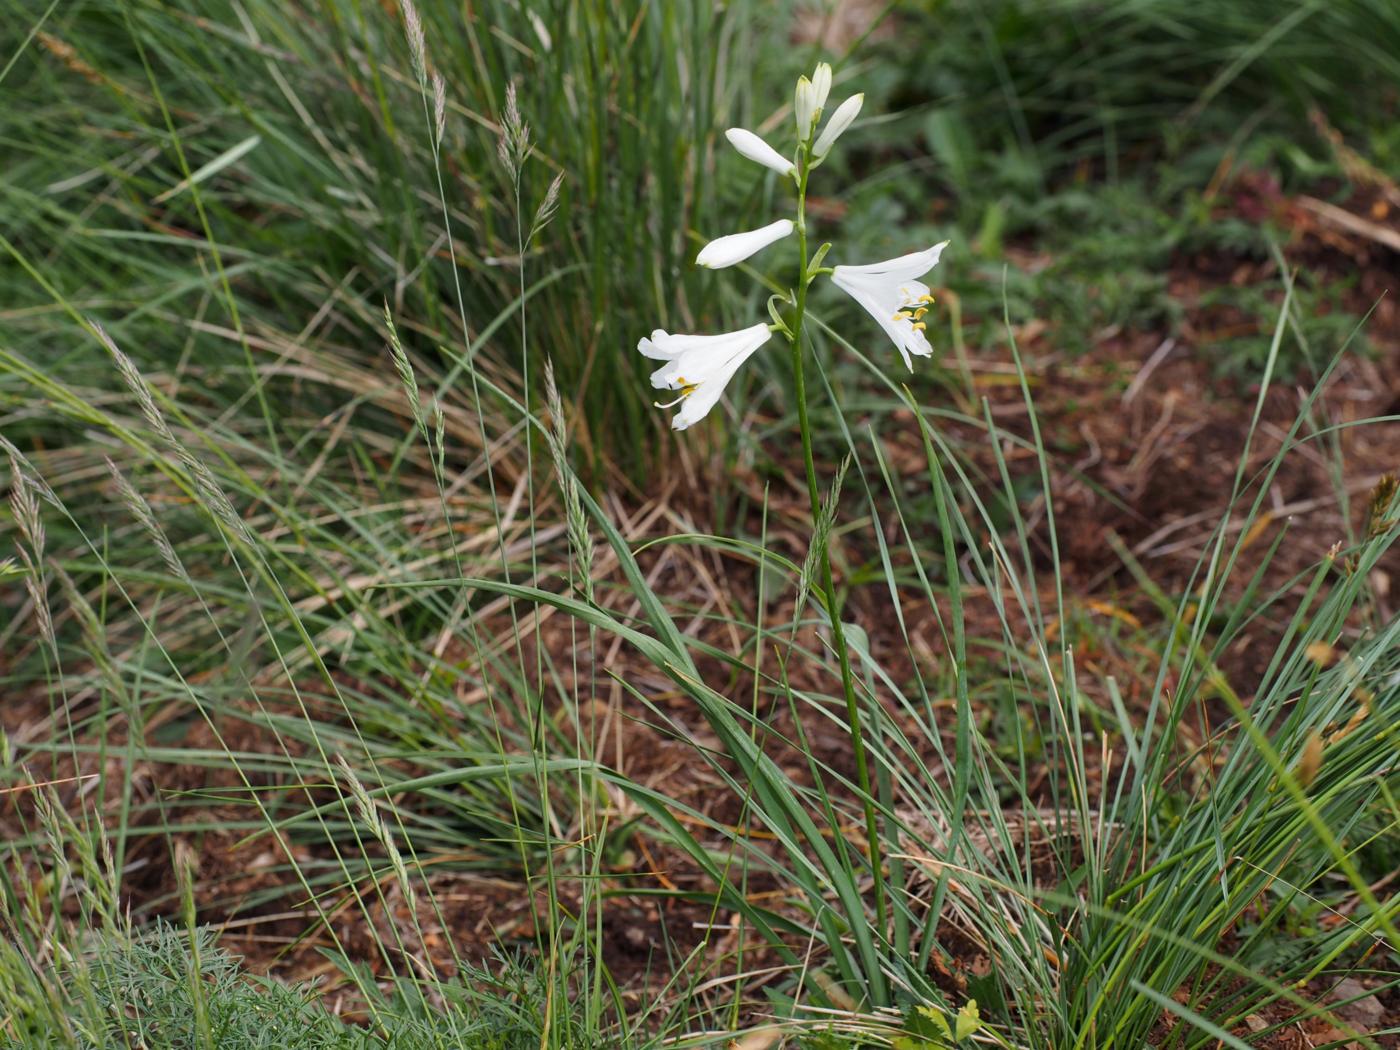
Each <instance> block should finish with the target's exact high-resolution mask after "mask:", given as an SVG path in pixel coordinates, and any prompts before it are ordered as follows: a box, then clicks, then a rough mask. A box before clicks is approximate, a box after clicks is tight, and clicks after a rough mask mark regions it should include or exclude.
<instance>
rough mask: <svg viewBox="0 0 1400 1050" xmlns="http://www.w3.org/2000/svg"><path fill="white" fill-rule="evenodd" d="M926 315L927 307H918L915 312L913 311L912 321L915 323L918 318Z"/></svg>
mask: <svg viewBox="0 0 1400 1050" xmlns="http://www.w3.org/2000/svg"><path fill="white" fill-rule="evenodd" d="M926 313H928V307H927V306H921V307H919V308H918V309H917V310H915V311H914V320H916V321H917V320H918V319H919V318H920V317H923V316H924V314H926Z"/></svg>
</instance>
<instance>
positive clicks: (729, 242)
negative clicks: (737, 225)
mask: <svg viewBox="0 0 1400 1050" xmlns="http://www.w3.org/2000/svg"><path fill="white" fill-rule="evenodd" d="M791 232H792V220H791V219H779V220H778V221H777V222H770V223H769V224H768V225H767V226H764V227H762V228H760V229H757V230H746V231H745V232H743V233H731V234H729V235H728V236H727V237H716V238H715V239H714V240H712V241H711V242H710V243H709V244H707V245H705V247H703V248H701V249H700V254H699V255H697V256H696V257H695V262H696V264H697V265H699V266H708V267H709V268H710V269H712V270H719V269H723V268H724V267H726V266H733V265H734V264H735V263H741V262H743V261H744V260H745V259H747V258H748V257H749V256H750V255H753V254H754V253H755V252H760V251H762V250H763V249H764V248H767V247H768V246H769V245H770V244H772V243H774V242H775V241H781V240H782V239H783V238H784V237H786V236H787V235H788V234H790V233H791Z"/></svg>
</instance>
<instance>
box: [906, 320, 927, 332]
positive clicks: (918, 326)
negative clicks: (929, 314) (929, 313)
mask: <svg viewBox="0 0 1400 1050" xmlns="http://www.w3.org/2000/svg"><path fill="white" fill-rule="evenodd" d="M910 327H912V328H913V329H914V331H916V332H922V331H923V330H924V329H925V328H927V327H928V322H927V321H915V322H914V323H913V324H912V325H911V326H910Z"/></svg>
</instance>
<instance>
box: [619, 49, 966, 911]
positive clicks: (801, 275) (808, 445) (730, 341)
mask: <svg viewBox="0 0 1400 1050" xmlns="http://www.w3.org/2000/svg"><path fill="white" fill-rule="evenodd" d="M831 82H832V76H831V67H830V66H829V65H827V64H826V63H822V64H821V65H819V66H817V69H816V71H815V72H814V73H813V75H812V78H811V79H810V80H808V79H807V78H806V77H802V78H800V79H799V80H798V81H797V88H796V90H795V92H794V94H793V101H792V110H793V116H794V119H795V120H796V122H797V145H796V147H795V150H794V152H793V155H792V159H788V158H787V157H784V156H783V155H782V154H781V153H779V152H778V151H777V150H776V149H774V148H773V146H772V145H770V144H769V143H768V142H766V141H764V140H763V139H762V138H760V137H759V136H758V135H756V134H754V132H752V131H749V130H747V129H746V128H730V129H729V130H728V131H727V132H725V138H727V139H728V140H729V144H730V145H731V146H733V147H734V149H736V150H737V151H738V152H739V153H740V154H741V155H742V156H743V157H745V158H747V159H748V160H751V161H753V162H754V163H756V164H761V165H762V166H763V167H765V168H768V169H769V170H770V171H773V172H776V173H777V174H779V175H781V176H782V177H783V179H784V180H787V179H789V178H791V179H792V180H793V183H794V184H795V186H796V188H797V207H796V216H795V217H794V218H792V219H778V220H776V221H774V222H771V223H769V224H768V225H767V226H763V227H760V228H759V229H756V230H745V231H743V232H741V233H731V234H727V235H725V236H723V237H717V238H715V239H714V240H712V241H710V242H709V243H708V244H706V245H705V247H704V248H702V249H701V250H700V254H699V255H698V256H697V257H696V259H695V261H696V263H697V264H698V265H700V266H706V267H710V268H712V269H720V268H722V267H726V266H734V265H735V264H737V263H741V262H743V261H744V260H745V259H748V258H751V257H752V256H753V255H754V254H756V253H757V252H760V251H762V250H763V249H764V248H767V247H768V246H770V245H772V244H775V243H777V242H778V241H780V240H783V239H784V238H786V237H789V236H791V235H792V234H793V233H794V232H795V233H796V234H797V264H798V271H797V284H796V286H795V287H794V288H792V289H789V290H788V292H787V293H786V294H785V295H773V296H770V297H769V299H768V312H769V313H770V314H771V315H772V318H773V323H772V324H768V323H765V322H762V321H760V322H758V323H757V324H753V325H750V326H749V327H748V328H741V329H739V330H738V331H735V332H723V333H721V334H719V335H672V334H671V333H669V332H665V331H662V330H661V329H657V330H656V331H655V332H652V333H651V335H650V336H649V337H647V338H645V339H642V340H641V341H640V342H638V343H637V349H638V350H639V351H640V352H641V353H642V354H644V355H646V356H647V357H650V358H652V359H653V360H657V361H662V362H664V363H663V364H662V366H661V367H660V368H658V369H657V370H656V371H655V372H653V373H652V374H651V384H652V386H654V387H656V388H657V389H662V390H671V391H674V392H676V393H677V394H678V396H677V397H676V399H675V400H674V401H671V402H669V403H667V404H658V405H657V407H658V408H675V407H676V406H677V405H679V406H680V408H679V410H678V411H677V412H676V414H675V416H674V417H673V418H672V420H671V426H672V427H673V428H674V429H676V430H685V429H686V428H687V427H690V426H693V425H695V424H696V423H698V422H699V421H700V420H702V419H704V418H705V416H706V415H707V414H709V411H710V409H712V408H714V407H715V405H716V404H718V403H719V399H720V397H721V396H723V394H724V388H725V386H726V385H728V383H729V381H730V380H731V379H733V378H734V374H735V373H736V372H738V371H739V369H740V368H742V367H743V365H744V362H745V361H747V360H748V359H749V358H750V357H752V356H753V355H754V354H755V353H756V352H757V351H758V350H759V348H760V347H763V346H764V345H766V344H767V343H768V341H769V340H770V339H771V338H772V336H773V333H774V332H782V333H783V336H784V337H785V338H786V340H787V344H788V347H789V349H790V350H791V352H792V388H793V394H794V397H793V402H794V404H793V407H794V408H795V409H796V415H797V431H798V434H799V435H800V437H801V439H802V461H803V467H804V469H805V472H806V475H807V494H808V497H809V499H810V502H811V509H812V519H811V520H812V521H813V522H814V523H817V522H820V521H822V520H823V514H824V513H825V511H824V508H823V506H822V502H821V495H820V486H819V484H818V481H817V468H816V461H815V457H814V455H813V451H812V426H811V420H810V418H809V414H808V406H807V384H806V380H805V378H804V377H803V356H804V351H803V322H804V320H805V319H806V315H807V292H808V290H809V288H810V287H811V285H812V282H813V281H815V280H816V279H817V278H819V277H823V276H829V277H830V278H831V280H832V283H834V284H835V285H836V286H837V287H838V288H840V289H841V290H842V291H844V292H846V293H847V294H848V295H850V296H851V297H852V298H854V299H855V301H856V302H858V303H859V304H860V305H861V306H862V307H864V308H865V309H866V311H867V312H869V314H870V315H871V316H872V317H874V318H875V320H876V321H878V322H879V324H880V327H881V328H883V329H884V331H885V334H886V335H888V336H889V337H890V340H891V342H893V343H894V345H895V347H896V349H898V350H899V352H900V355H901V356H902V357H903V358H904V363H905V365H907V366H908V367H909V368H910V369H911V370H912V369H913V367H914V358H915V357H928V356H930V355H931V354H932V353H933V347H932V346H930V345H929V341H928V337H927V336H926V335H925V334H924V333H925V330H926V327H927V324H926V322H925V321H924V316H925V315H926V314H927V313H928V311H929V309H930V306H931V304H932V303H933V294H932V292H930V290H929V286H928V285H926V284H924V282H923V280H922V279H921V278H922V277H923V276H924V275H925V274H927V273H928V272H929V270H931V269H932V268H933V267H934V265H935V264H937V262H938V259H939V256H941V255H942V254H943V249H944V248H945V247H947V242H946V241H944V242H943V243H942V244H935V245H933V247H931V248H926V249H924V250H923V251H916V252H912V253H911V254H909V255H901V256H899V257H898V258H895V259H889V260H887V261H885V262H877V263H869V264H866V265H863V266H836V267H828V266H823V265H822V261H823V260H824V259H825V258H826V254H827V252H828V251H829V250H830V249H831V245H830V244H823V245H821V246H820V247H819V248H817V250H816V251H815V252H814V253H813V254H812V255H810V256H809V255H808V254H807V247H808V245H807V232H808V231H807V184H808V180H809V179H810V178H811V175H812V171H813V170H814V169H815V168H817V167H818V166H819V165H820V164H821V163H822V162H823V161H824V160H825V159H826V157H827V156H828V155H829V154H830V152H831V149H832V147H833V146H835V145H836V142H837V140H838V139H840V137H841V136H842V135H843V134H845V133H846V132H847V131H848V130H850V128H851V127H852V125H854V123H855V121H856V118H857V117H858V116H859V115H860V110H861V106H862V104H863V103H864V96H862V95H858V94H857V95H852V96H851V97H850V98H848V99H846V100H845V101H844V102H842V103H841V104H840V105H839V106H837V107H836V111H835V112H834V113H832V114H831V116H830V117H828V118H827V119H826V123H825V125H824V126H822V127H821V130H820V132H818V126H819V125H821V124H822V112H823V110H824V109H825V108H826V100H827V97H828V95H829V94H830V92H831ZM843 469H844V468H843ZM839 486H840V481H839V475H838V480H837V482H836V483H835V484H834V485H833V486H832V495H831V497H830V501H829V502H830V503H831V504H832V506H834V502H835V500H836V498H837V496H836V491H837V489H839ZM827 520H829V518H828V519H827ZM826 544H827V535H826V534H825V532H824V531H823V530H822V529H820V528H818V527H816V526H815V525H814V528H813V533H812V538H811V545H810V550H809V556H815V561H814V562H813V564H814V565H816V566H820V569H821V586H820V589H819V590H818V591H816V593H818V594H820V595H821V598H820V602H821V605H822V608H823V612H824V613H825V619H826V624H827V628H828V629H829V630H830V632H831V635H830V637H831V648H832V650H833V651H834V652H835V654H836V657H837V659H838V660H839V661H840V664H841V688H842V692H843V693H844V695H845V701H846V725H847V728H848V729H849V731H850V734H851V736H850V740H851V750H852V758H853V760H854V763H855V779H856V783H857V785H858V786H859V788H860V795H861V797H862V800H863V808H864V810H865V831H866V844H865V851H866V854H865V855H866V856H867V857H868V858H869V864H870V871H871V873H872V874H873V875H874V878H873V879H872V880H871V882H872V889H873V893H874V897H875V916H874V920H875V921H874V924H873V927H874V929H875V930H876V931H877V936H881V937H883V936H886V934H887V931H888V929H889V924H888V919H889V910H888V907H887V903H886V900H885V890H884V884H885V876H884V862H883V860H882V853H883V849H884V847H883V846H882V844H881V834H880V824H879V816H878V813H877V811H876V806H875V795H874V794H873V792H872V789H871V777H870V768H869V765H868V763H867V761H866V755H865V743H864V738H863V736H862V732H863V729H862V724H861V713H860V698H859V697H858V696H857V694H856V689H855V673H854V671H853V669H852V660H851V647H850V646H849V645H847V644H846V633H845V631H846V629H845V626H844V624H843V623H842V620H841V608H840V605H841V603H840V597H839V593H838V591H837V589H836V585H835V582H834V579H833V573H832V567H831V556H830V551H829V550H828V549H827V546H826ZM805 579H806V570H804V580H805ZM802 601H803V599H802V598H799V599H798V605H799V607H800V606H801V604H802ZM857 912H858V913H859V914H857ZM848 921H849V922H850V923H851V926H852V927H854V926H855V925H856V924H858V923H864V922H865V921H866V919H865V916H864V909H863V908H857V909H856V910H855V911H854V912H853V914H852V915H851V916H850V917H849V919H848Z"/></svg>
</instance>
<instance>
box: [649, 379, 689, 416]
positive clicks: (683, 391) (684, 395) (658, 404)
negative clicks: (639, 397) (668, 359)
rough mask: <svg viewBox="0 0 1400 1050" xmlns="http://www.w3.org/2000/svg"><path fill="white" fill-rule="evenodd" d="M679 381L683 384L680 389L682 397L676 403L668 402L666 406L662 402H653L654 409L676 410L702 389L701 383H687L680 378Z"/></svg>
mask: <svg viewBox="0 0 1400 1050" xmlns="http://www.w3.org/2000/svg"><path fill="white" fill-rule="evenodd" d="M677 381H678V382H679V383H680V384H681V385H680V387H679V390H680V395H681V396H680V397H678V398H676V399H675V400H674V401H667V402H666V403H665V404H664V405H663V404H662V403H661V402H660V401H653V402H652V405H653V406H654V407H656V408H674V407H675V406H676V405H679V404H680V403H681V402H682V401H684V400H685V399H686V398H688V397H689V396H690V395H691V394H693V393H695V391H696V390H698V389H699V388H700V384H699V383H687V382H686V381H685V380H684V379H680V378H679V377H677ZM673 389H675V388H673Z"/></svg>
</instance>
